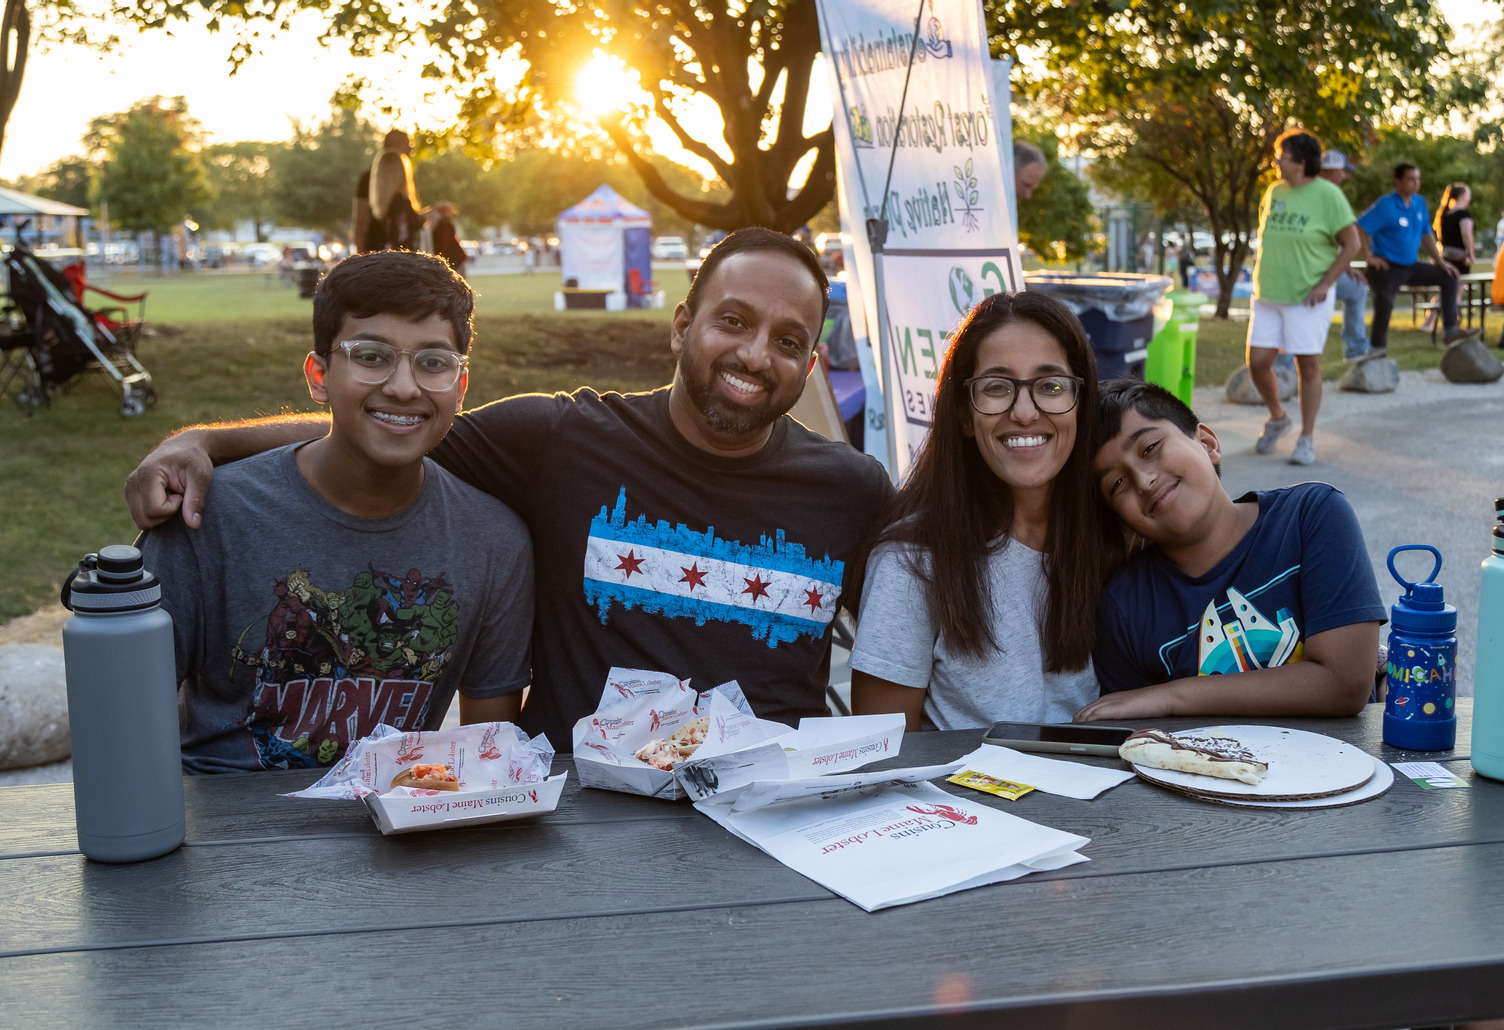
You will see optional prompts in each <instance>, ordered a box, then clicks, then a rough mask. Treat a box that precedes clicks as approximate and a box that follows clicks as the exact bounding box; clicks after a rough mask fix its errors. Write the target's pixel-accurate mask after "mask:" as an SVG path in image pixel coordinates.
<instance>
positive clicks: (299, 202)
mask: <svg viewBox="0 0 1504 1030" xmlns="http://www.w3.org/2000/svg"><path fill="white" fill-rule="evenodd" d="M379 140H380V136H379V134H378V133H377V132H376V128H375V126H373V125H371V124H370V123H369V122H367V121H365V120H364V119H363V118H361V117H360V116H358V115H357V114H355V113H354V112H353V111H349V110H347V109H345V108H339V107H336V108H335V109H334V110H333V111H332V112H331V114H330V116H329V118H328V119H327V120H326V121H323V122H320V123H318V124H317V125H302V124H299V123H296V122H294V123H293V133H292V141H291V142H290V143H288V144H287V145H286V146H283V147H278V148H277V149H275V150H273V151H272V153H271V155H270V158H271V171H272V204H273V206H274V208H275V210H276V212H277V216H278V218H277V220H278V221H279V222H281V223H282V224H283V225H296V226H301V227H303V228H306V229H316V230H318V231H319V232H322V233H325V234H326V235H328V236H332V237H341V238H344V237H347V236H348V235H349V231H350V211H351V200H352V199H353V197H354V195H355V183H356V181H357V180H358V179H359V178H360V174H361V172H364V171H365V170H366V169H367V168H369V167H370V166H371V158H372V156H373V155H374V154H375V152H376V150H377V149H378V143H379ZM419 197H420V198H421V197H422V194H421V193H420V194H419Z"/></svg>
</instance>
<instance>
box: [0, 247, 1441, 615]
mask: <svg viewBox="0 0 1504 1030" xmlns="http://www.w3.org/2000/svg"><path fill="white" fill-rule="evenodd" d="M677 274H679V273H678V271H677V270H675V269H658V270H655V275H656V276H657V277H658V279H659V280H660V282H661V283H662V286H663V288H664V289H665V290H666V291H667V292H668V294H669V296H670V298H677V297H680V296H682V286H681V285H680V284H679V283H677V282H676V281H674V279H675V276H676V275H677ZM100 285H104V286H106V287H107V288H108V289H111V290H113V291H115V292H120V293H133V292H138V291H140V290H149V291H150V294H151V296H150V298H149V300H148V302H147V312H146V313H147V319H148V322H149V323H150V324H151V326H152V327H153V335H150V336H149V337H147V338H146V339H144V340H143V341H142V343H141V347H140V356H141V360H142V361H143V363H145V365H146V367H147V368H148V369H150V371H151V373H152V376H153V378H154V380H155V383H156V387H157V392H158V395H159V397H160V400H159V401H158V403H157V405H156V407H155V408H153V409H152V410H150V411H148V412H147V413H146V414H145V415H144V416H142V417H141V418H134V419H127V418H122V417H121V416H120V415H119V412H118V408H119V400H120V398H119V395H118V394H117V393H115V392H114V390H113V387H112V386H111V384H109V383H108V382H107V381H105V380H104V379H103V378H100V377H87V378H85V379H83V380H81V381H78V382H76V385H75V386H74V388H73V389H71V390H70V391H69V392H68V393H67V394H65V395H63V396H61V397H58V398H57V399H56V400H55V402H54V404H53V406H52V407H51V408H48V409H44V410H42V411H40V412H38V413H36V414H35V415H34V416H32V417H31V418H24V417H22V415H21V413H20V412H19V411H18V409H17V408H16V407H15V405H13V404H11V403H9V402H8V401H7V402H5V403H3V404H0V438H3V439H4V441H5V446H4V447H3V449H0V499H3V505H0V513H3V516H4V517H3V519H0V553H4V554H5V555H6V557H7V559H8V564H7V570H6V571H7V575H6V576H5V577H4V578H3V579H0V621H4V620H6V619H10V618H13V617H15V616H19V615H24V614H27V613H29V612H32V611H34V610H36V609H37V608H39V607H41V606H42V605H44V604H47V603H50V602H52V601H54V600H56V598H57V592H58V588H59V586H60V584H61V582H62V580H63V578H64V577H65V576H66V575H67V574H68V572H69V571H70V570H71V569H72V568H73V567H74V566H75V565H76V563H77V561H78V559H79V557H81V556H82V555H83V554H84V553H86V552H88V551H93V550H97V549H98V548H100V547H102V546H104V545H105V544H109V543H119V542H124V541H129V540H132V539H134V537H135V528H134V526H133V525H132V524H131V520H130V516H129V514H128V513H127V511H126V507H125V501H124V497H123V493H122V484H123V482H124V479H125V476H126V474H127V473H128V472H129V471H130V470H131V469H132V468H134V467H135V465H136V463H137V462H138V461H139V460H140V458H141V457H142V456H143V455H144V454H146V452H147V451H149V450H150V449H151V448H152V447H153V446H154V445H155V444H156V443H157V441H159V440H160V439H162V438H163V437H164V436H166V435H168V434H169V433H171V432H172V431H173V430H175V429H177V428H179V427H180V426H184V425H188V424H190V423H195V422H206V421H215V420H222V419H235V418H246V417H250V416H255V415H262V414H272V413H276V412H282V411H293V410H312V409H313V408H314V405H313V403H312V402H311V401H310V400H309V398H308V394H307V391H306V390H305V388H304V386H303V381H302V377H301V373H300V368H301V364H302V358H303V355H304V354H305V353H306V352H307V351H308V349H309V347H310V346H311V340H310V337H309V328H308V323H309V318H310V315H311V310H312V306H311V302H309V301H307V300H302V299H300V298H299V297H298V296H297V292H296V291H295V290H293V289H292V288H290V287H288V286H286V285H283V284H281V283H280V282H279V281H278V280H277V276H276V272H275V271H273V272H266V273H224V274H216V273H186V274H182V275H171V276H160V277H157V276H153V277H144V276H140V275H138V274H135V273H123V272H116V273H115V274H114V275H112V276H111V277H110V278H109V280H108V281H107V282H105V281H103V280H101V281H100ZM473 285H474V286H475V288H476V290H477V292H478V293H479V300H478V303H477V310H478V314H477V319H476V342H475V346H474V350H473V358H474V360H473V363H472V367H471V381H470V393H469V398H468V399H469V401H470V402H471V403H473V404H479V403H482V402H484V401H487V400H491V399H494V398H498V397H505V396H509V395H512V394H517V393H525V392H530V391H553V390H571V389H574V388H576V387H579V386H585V385H589V386H594V387H596V388H598V389H603V390H604V389H623V390H640V389H651V388H653V387H656V386H660V385H662V384H664V383H666V382H668V380H669V379H670V377H671V376H672V373H673V360H672V355H671V354H670V352H669V349H668V322H669V318H670V316H671V314H672V311H671V309H663V310H655V311H634V312H620V313H607V312H568V313H558V312H555V311H554V310H553V294H554V291H555V290H557V289H558V288H559V275H558V273H557V272H538V273H536V274H534V275H531V276H526V275H492V276H477V277H476V278H475V279H474V280H473ZM1396 324H1397V325H1399V326H1404V327H1407V328H1406V329H1404V330H1402V331H1399V332H1391V333H1390V354H1391V355H1392V356H1393V357H1395V358H1396V359H1397V360H1398V361H1399V363H1400V367H1401V368H1429V367H1434V366H1435V365H1436V363H1437V361H1438V360H1439V359H1440V352H1439V351H1437V350H1435V349H1433V348H1432V346H1431V343H1430V338H1429V336H1427V335H1426V334H1423V333H1420V332H1415V331H1409V330H1408V326H1409V324H1410V319H1409V313H1408V312H1403V313H1400V314H1399V315H1398V316H1397V318H1396ZM1246 333H1247V323H1246V322H1234V321H1225V322H1219V321H1217V320H1215V319H1209V318H1207V319H1202V321H1201V328H1200V333H1199V336H1198V341H1197V349H1198V356H1197V357H1198V360H1197V376H1196V378H1197V382H1198V383H1202V384H1220V383H1222V382H1225V381H1226V379H1227V377H1228V375H1230V374H1231V373H1232V371H1233V370H1234V369H1236V368H1237V367H1238V366H1239V365H1241V364H1242V362H1243V341H1244V338H1245V336H1246ZM1337 337H1338V333H1337V330H1336V329H1335V327H1334V328H1333V331H1332V340H1331V343H1330V344H1329V345H1328V347H1327V355H1328V356H1327V358H1326V360H1325V362H1324V368H1325V372H1326V375H1327V377H1328V378H1336V377H1337V376H1339V375H1340V374H1341V372H1342V369H1343V367H1344V366H1343V364H1342V358H1341V350H1342V348H1341V342H1340V340H1339V339H1338V338H1337Z"/></svg>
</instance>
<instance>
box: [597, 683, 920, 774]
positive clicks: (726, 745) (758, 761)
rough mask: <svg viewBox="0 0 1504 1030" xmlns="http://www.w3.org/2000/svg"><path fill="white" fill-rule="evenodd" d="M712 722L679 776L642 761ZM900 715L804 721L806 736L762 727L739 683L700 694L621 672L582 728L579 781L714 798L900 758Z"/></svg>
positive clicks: (775, 724)
mask: <svg viewBox="0 0 1504 1030" xmlns="http://www.w3.org/2000/svg"><path fill="white" fill-rule="evenodd" d="M697 718H703V719H705V724H706V733H705V740H704V743H702V744H700V745H699V746H698V747H697V748H696V749H695V751H694V753H693V755H692V756H691V757H688V758H686V759H685V760H683V761H681V762H678V763H676V764H675V765H674V766H673V768H672V770H671V771H670V770H665V769H659V768H655V767H653V766H651V765H649V764H647V763H646V762H644V761H642V760H641V759H639V758H637V757H636V755H637V752H638V750H639V749H641V748H642V747H643V746H644V745H646V744H649V743H650V742H652V741H653V740H658V739H664V738H667V737H668V736H669V735H670V734H672V733H673V731H674V730H676V729H678V728H679V727H681V726H683V725H685V724H686V723H688V722H690V721H691V720H694V719H697ZM903 726H904V720H903V716H901V715H870V716H850V717H847V718H841V719H834V718H818V719H804V720H801V721H800V723H799V728H798V729H797V730H791V729H789V727H787V726H785V725H784V724H782V723H778V722H770V721H768V720H766V719H758V718H757V717H755V716H754V715H753V714H752V709H751V706H750V705H749V704H748V703H747V699H746V697H745V696H744V695H743V694H742V691H741V687H740V686H738V685H737V683H736V681H735V680H732V681H730V682H728V683H723V684H721V685H720V686H719V687H716V688H714V689H712V690H708V691H705V692H704V693H703V694H697V693H696V692H695V691H694V690H693V689H691V688H690V686H689V683H688V681H687V680H680V679H677V678H676V677H674V676H671V675H669V674H668V673H661V672H646V671H643V670H640V669H612V670H611V673H610V675H609V676H608V677H607V680H606V687H605V690H604V691H603V693H602V696H601V702H600V705H599V707H597V709H596V711H595V713H594V714H593V715H590V716H587V717H586V718H584V719H581V720H580V721H579V722H578V723H576V724H575V728H574V763H575V770H576V772H577V773H578V774H579V777H580V783H581V784H583V785H584V786H587V787H598V788H601V789H604V790H619V791H624V792H626V793H630V794H643V795H646V796H647V797H658V798H665V799H669V800H676V799H678V798H682V797H689V798H692V799H694V800H700V799H701V798H706V797H710V796H712V795H714V794H717V793H719V792H721V791H724V790H729V789H730V788H732V787H736V786H740V785H741V784H745V783H750V782H752V781H753V780H780V779H788V778H790V777H797V776H812V775H820V774H824V773H834V772H842V771H845V770H848V769H854V768H857V767H858V766H861V765H866V764H867V763H869V762H875V761H878V760H879V759H883V758H892V757H894V756H896V755H897V754H898V750H899V747H900V745H901V744H902V742H903Z"/></svg>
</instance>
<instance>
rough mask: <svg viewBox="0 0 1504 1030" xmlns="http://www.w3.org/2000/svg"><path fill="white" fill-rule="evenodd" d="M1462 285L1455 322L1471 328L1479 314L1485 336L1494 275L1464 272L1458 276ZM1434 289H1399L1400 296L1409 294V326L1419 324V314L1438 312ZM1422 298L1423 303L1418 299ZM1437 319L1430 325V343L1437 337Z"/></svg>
mask: <svg viewBox="0 0 1504 1030" xmlns="http://www.w3.org/2000/svg"><path fill="white" fill-rule="evenodd" d="M1458 280H1459V282H1460V283H1461V285H1462V292H1461V294H1460V295H1459V296H1458V298H1457V321H1458V324H1459V325H1462V326H1465V327H1466V328H1468V329H1471V328H1472V327H1473V314H1474V313H1476V314H1477V315H1478V329H1479V331H1480V332H1481V333H1482V334H1483V335H1485V336H1487V335H1488V309H1489V307H1490V306H1491V305H1492V304H1493V284H1494V273H1493V271H1492V270H1489V271H1485V272H1467V273H1465V274H1463V275H1460V276H1458ZM1437 289H1438V288H1437V287H1435V286H1427V285H1423V284H1419V283H1417V284H1415V285H1405V286H1401V287H1400V292H1401V293H1406V294H1409V295H1410V324H1411V325H1412V326H1413V325H1416V324H1418V323H1419V321H1420V312H1422V311H1432V310H1435V311H1439V310H1440V309H1441V302H1440V301H1439V300H1437V299H1436V294H1437ZM1422 297H1425V298H1426V299H1425V300H1423V301H1422V300H1421V298H1422ZM1440 324H1441V322H1440V319H1439V318H1438V320H1437V321H1436V322H1435V323H1434V324H1432V326H1431V342H1432V343H1435V342H1436V335H1437V333H1438V332H1439V331H1440V330H1439V326H1440Z"/></svg>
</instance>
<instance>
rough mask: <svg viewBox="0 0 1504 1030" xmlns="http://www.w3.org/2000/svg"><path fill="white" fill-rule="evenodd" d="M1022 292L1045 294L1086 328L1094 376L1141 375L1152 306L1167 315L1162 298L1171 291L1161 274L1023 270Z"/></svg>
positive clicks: (1171, 282)
mask: <svg viewBox="0 0 1504 1030" xmlns="http://www.w3.org/2000/svg"><path fill="white" fill-rule="evenodd" d="M1024 286H1025V288H1026V289H1030V290H1039V291H1041V292H1044V293H1048V294H1049V295H1050V296H1052V297H1054V298H1055V299H1056V300H1059V301H1060V302H1062V303H1063V304H1064V305H1065V306H1066V307H1068V308H1070V309H1071V311H1073V312H1075V314H1076V317H1077V318H1079V319H1081V325H1082V326H1083V327H1084V328H1085V329H1086V336H1087V339H1089V340H1091V346H1092V350H1094V351H1095V352H1096V355H1097V378H1098V379H1116V378H1118V377H1120V376H1125V375H1137V376H1140V377H1142V375H1143V366H1144V359H1145V358H1146V357H1148V354H1149V349H1148V348H1149V341H1150V339H1152V338H1153V336H1154V319H1155V308H1156V306H1160V307H1164V308H1165V310H1164V311H1163V312H1162V316H1163V317H1165V318H1168V317H1169V310H1168V305H1169V301H1168V300H1165V299H1164V296H1165V294H1167V293H1169V292H1170V290H1172V289H1173V288H1174V287H1175V281H1174V280H1173V279H1171V278H1170V277H1169V276H1167V275H1146V274H1141V273H1135V272H1100V273H1096V274H1092V275H1076V274H1073V273H1070V272H1044V271H1037V272H1025V273H1024Z"/></svg>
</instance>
